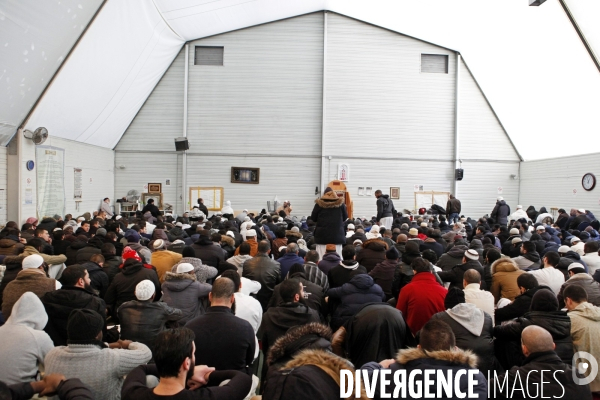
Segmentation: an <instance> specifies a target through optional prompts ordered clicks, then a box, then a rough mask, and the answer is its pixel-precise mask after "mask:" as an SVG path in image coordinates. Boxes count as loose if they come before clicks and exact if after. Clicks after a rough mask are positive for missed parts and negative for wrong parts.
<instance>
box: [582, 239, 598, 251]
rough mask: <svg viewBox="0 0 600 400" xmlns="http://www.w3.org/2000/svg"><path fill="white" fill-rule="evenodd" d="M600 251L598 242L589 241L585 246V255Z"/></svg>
mask: <svg viewBox="0 0 600 400" xmlns="http://www.w3.org/2000/svg"><path fill="white" fill-rule="evenodd" d="M598 250H600V244H599V243H598V242H596V241H591V240H590V241H589V242H587V243H586V244H584V245H583V252H584V253H597V252H598Z"/></svg>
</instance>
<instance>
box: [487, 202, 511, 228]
mask: <svg viewBox="0 0 600 400" xmlns="http://www.w3.org/2000/svg"><path fill="white" fill-rule="evenodd" d="M509 215H510V206H509V205H508V204H506V202H505V201H504V198H503V197H498V199H497V201H496V206H495V207H494V210H493V211H492V214H491V215H490V217H492V218H493V219H494V221H496V223H498V224H500V225H507V224H508V216H509Z"/></svg>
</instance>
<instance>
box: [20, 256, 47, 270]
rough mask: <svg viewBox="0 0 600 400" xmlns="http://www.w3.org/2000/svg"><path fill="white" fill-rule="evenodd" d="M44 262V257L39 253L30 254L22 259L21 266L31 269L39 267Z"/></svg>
mask: <svg viewBox="0 0 600 400" xmlns="http://www.w3.org/2000/svg"><path fill="white" fill-rule="evenodd" d="M43 263H44V259H43V258H42V256H40V255H39V254H32V255H30V256H27V257H25V258H24V259H23V262H22V268H23V269H31V268H39V267H40V266H41V265H42V264H43Z"/></svg>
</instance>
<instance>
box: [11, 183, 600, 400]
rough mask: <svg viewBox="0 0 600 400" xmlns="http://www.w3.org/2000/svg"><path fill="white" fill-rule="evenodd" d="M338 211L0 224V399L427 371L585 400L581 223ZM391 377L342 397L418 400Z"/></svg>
mask: <svg viewBox="0 0 600 400" xmlns="http://www.w3.org/2000/svg"><path fill="white" fill-rule="evenodd" d="M500 200H501V199H500ZM500 200H499V202H500ZM327 202H329V204H327ZM504 205H505V203H504ZM339 207H340V203H339V202H338V201H337V197H336V196H331V194H328V193H327V192H326V193H325V194H324V195H323V197H322V198H321V199H318V200H317V204H316V205H315V210H314V211H313V213H312V215H311V216H308V217H297V216H293V215H292V214H291V213H292V209H291V205H290V204H289V203H287V206H286V207H283V208H282V209H281V210H279V212H278V213H267V212H265V210H262V212H261V213H259V214H256V215H255V214H253V213H249V212H248V210H244V211H243V212H241V213H239V214H236V213H234V212H233V210H232V209H231V207H230V204H227V206H226V208H225V209H223V210H222V212H218V213H214V215H212V216H210V217H209V216H208V210H206V208H205V207H203V204H202V203H201V202H200V201H199V206H198V207H194V209H193V211H192V212H190V213H185V214H184V215H183V216H180V217H178V218H176V219H174V218H173V217H172V216H168V215H167V216H163V215H160V214H159V213H158V209H156V210H154V208H155V207H154V208H152V207H150V208H145V210H148V212H145V213H143V214H142V213H141V212H139V213H138V214H137V215H136V216H134V217H122V216H120V215H110V214H109V212H110V209H108V210H105V209H101V210H100V211H99V212H94V213H93V215H91V214H89V213H85V214H84V215H82V216H80V217H78V218H73V217H72V216H71V215H67V216H65V217H64V218H62V217H61V216H58V215H55V216H54V217H52V218H43V219H42V221H41V222H39V221H38V220H37V219H35V218H29V219H28V220H27V222H26V223H25V224H23V225H22V226H21V227H19V226H18V225H17V224H16V223H15V222H13V221H11V222H8V223H7V224H6V226H5V227H4V228H3V229H2V231H1V232H0V263H1V264H2V265H0V306H1V314H0V325H1V326H0V399H5V398H6V399H29V398H31V397H33V396H34V395H35V394H36V393H38V394H39V395H41V396H43V395H55V396H58V398H61V399H120V398H123V399H159V398H173V399H204V398H206V399H228V400H236V399H240V400H241V399H251V398H255V399H258V398H261V397H262V399H265V400H271V399H308V398H312V399H334V398H339V397H340V393H341V392H340V390H341V389H343V390H345V388H342V387H341V385H342V386H343V384H342V381H341V379H340V376H341V373H342V372H343V371H345V370H346V371H350V372H351V373H352V374H354V373H355V371H357V370H362V372H363V373H364V374H365V375H364V376H368V377H371V378H373V379H376V378H377V376H383V374H384V372H391V373H393V372H395V371H402V370H405V371H407V372H408V373H411V371H414V370H425V369H434V370H441V371H444V372H449V373H450V372H452V373H454V374H456V373H457V372H459V371H466V372H469V374H470V375H469V377H471V376H473V377H475V379H476V384H475V386H474V387H473V388H471V389H470V390H471V391H472V393H471V392H469V394H470V397H468V398H478V399H486V398H534V397H536V395H534V393H535V391H536V390H537V392H538V395H539V390H540V387H541V386H540V385H542V386H543V385H544V382H545V386H544V391H543V396H547V397H548V396H549V397H553V398H564V399H575V398H577V399H578V400H583V399H592V398H600V376H596V377H594V376H591V377H590V379H589V383H580V382H579V380H581V379H584V378H585V377H587V376H589V375H590V371H588V370H586V369H585V368H582V366H584V365H587V364H586V362H585V360H583V359H578V360H577V362H575V360H574V355H575V354H576V353H577V352H587V353H590V354H591V355H592V357H594V358H595V359H596V360H598V359H599V358H600V283H599V282H600V255H599V250H600V233H599V232H598V231H599V230H600V222H599V221H598V220H596V219H595V217H594V215H593V214H592V213H591V212H590V211H586V210H583V209H580V210H571V212H570V213H567V212H565V210H562V209H561V210H559V214H558V216H557V218H556V220H555V219H554V218H553V216H552V215H551V214H549V213H547V212H546V210H545V208H542V209H540V211H539V212H538V211H536V210H535V209H534V208H533V207H529V209H527V211H524V210H523V209H522V207H521V206H518V207H517V211H516V212H515V213H513V214H510V215H509V216H508V218H506V216H505V218H506V222H505V221H496V220H494V219H493V218H492V217H489V216H487V215H486V216H484V217H482V218H479V219H478V220H472V219H471V218H465V217H464V216H463V217H460V218H458V220H457V221H456V222H450V221H449V219H447V216H446V215H443V214H438V213H430V214H424V215H419V216H416V217H415V216H403V215H402V214H396V215H394V219H393V224H392V228H391V229H386V228H385V227H384V226H383V225H382V224H379V223H378V221H377V219H376V218H375V217H373V218H372V219H366V218H357V219H348V218H346V214H345V209H344V210H342V211H341V212H340V211H339V210H338V208H339ZM495 211H496V209H495ZM497 214H498V213H496V212H495V213H492V215H493V216H495V217H497ZM448 216H450V215H448ZM499 222H501V223H499ZM542 370H544V371H551V372H546V374H547V375H546V376H543V373H542V375H540V374H539V371H542ZM531 372H533V373H532V374H531ZM456 376H457V380H455V381H454V384H456V385H459V386H460V387H462V388H466V387H467V374H466V373H465V374H464V375H462V377H461V378H460V379H458V376H459V375H458V374H457V375H456ZM525 376H527V377H528V379H527V380H525ZM552 376H553V377H554V378H552ZM519 377H521V378H519ZM577 377H579V378H577ZM415 379H417V380H419V379H420V380H421V381H422V382H421V383H422V384H427V379H426V378H425V377H424V376H422V375H421V376H418V377H417V378H415ZM578 379H579V380H578ZM507 382H508V384H506V383H507ZM503 383H504V384H503ZM429 384H432V385H433V389H432V391H434V392H435V391H437V393H441V392H440V390H441V387H438V385H440V383H439V382H438V381H434V382H433V383H432V382H431V381H430V382H429ZM386 385H387V386H386ZM386 385H384V383H383V382H382V384H381V385H379V383H378V384H377V385H376V387H375V388H369V389H368V390H366V388H365V382H363V383H357V386H356V388H357V392H355V391H354V389H353V388H352V394H351V398H356V399H359V398H361V399H366V398H385V397H386V396H385V393H384V391H386V388H387V392H388V393H392V392H394V390H396V393H398V391H399V390H400V393H402V394H403V395H402V397H399V396H398V397H393V398H419V397H417V396H415V395H414V394H411V393H412V392H410V393H409V394H406V390H405V388H402V387H400V386H399V384H398V382H396V381H394V380H393V379H392V380H389V381H388V382H387V384H386ZM536 385H537V386H536ZM515 386H517V391H516V392H515V389H514V388H515ZM519 386H520V388H519ZM401 390H404V391H401ZM465 391H466V389H465ZM437 398H454V397H443V396H442V397H439V395H438V397H437Z"/></svg>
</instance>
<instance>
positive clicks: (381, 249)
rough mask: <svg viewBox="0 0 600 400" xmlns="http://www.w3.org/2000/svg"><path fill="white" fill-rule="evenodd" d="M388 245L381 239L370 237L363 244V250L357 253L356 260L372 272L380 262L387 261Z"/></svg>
mask: <svg viewBox="0 0 600 400" xmlns="http://www.w3.org/2000/svg"><path fill="white" fill-rule="evenodd" d="M387 250H388V245H387V243H386V242H384V241H383V240H381V239H369V240H367V241H366V242H364V243H363V245H362V250H361V251H360V252H359V253H358V254H357V255H356V261H358V263H359V264H360V265H362V266H364V267H365V268H366V269H367V272H371V271H372V270H373V268H375V266H376V265H377V264H379V263H380V262H383V261H385V252H386V251H387Z"/></svg>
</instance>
